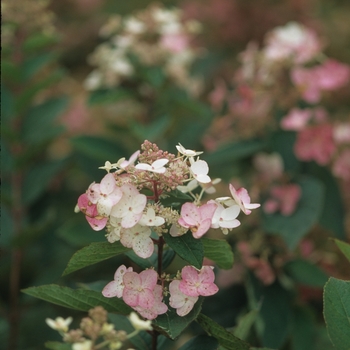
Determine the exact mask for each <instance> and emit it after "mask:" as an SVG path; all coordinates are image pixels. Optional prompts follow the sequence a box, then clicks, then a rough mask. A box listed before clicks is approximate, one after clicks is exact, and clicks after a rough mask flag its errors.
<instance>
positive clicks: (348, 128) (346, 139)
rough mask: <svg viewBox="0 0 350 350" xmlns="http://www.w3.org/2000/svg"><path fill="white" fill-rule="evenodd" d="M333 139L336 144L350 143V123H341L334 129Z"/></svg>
mask: <svg viewBox="0 0 350 350" xmlns="http://www.w3.org/2000/svg"><path fill="white" fill-rule="evenodd" d="M333 138H334V141H335V143H337V144H342V143H350V123H340V124H337V125H335V126H334V128H333Z"/></svg>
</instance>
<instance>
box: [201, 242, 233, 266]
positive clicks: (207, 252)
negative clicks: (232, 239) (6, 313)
mask: <svg viewBox="0 0 350 350" xmlns="http://www.w3.org/2000/svg"><path fill="white" fill-rule="evenodd" d="M202 243H203V248H204V256H205V257H206V258H208V259H210V260H213V261H214V262H215V263H216V265H217V266H218V267H219V268H220V269H224V270H229V269H230V268H231V267H232V265H233V252H232V249H231V246H230V245H229V244H228V243H227V242H226V241H223V240H218V239H209V238H202Z"/></svg>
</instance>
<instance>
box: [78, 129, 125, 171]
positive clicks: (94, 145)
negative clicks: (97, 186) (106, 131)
mask: <svg viewBox="0 0 350 350" xmlns="http://www.w3.org/2000/svg"><path fill="white" fill-rule="evenodd" d="M71 142H72V144H73V146H74V148H75V149H76V150H78V151H80V152H81V153H82V154H84V155H87V156H89V157H91V158H93V159H97V160H99V161H101V162H103V163H101V165H103V164H104V162H105V161H106V160H109V161H110V162H111V163H114V162H116V161H117V160H118V159H120V158H122V157H125V150H124V149H123V148H121V146H120V145H118V144H117V143H116V142H114V141H112V140H108V139H106V138H103V137H98V136H77V137H73V138H72V139H71ZM101 176H102V175H101Z"/></svg>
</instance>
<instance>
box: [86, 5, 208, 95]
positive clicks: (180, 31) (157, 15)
mask: <svg viewBox="0 0 350 350" xmlns="http://www.w3.org/2000/svg"><path fill="white" fill-rule="evenodd" d="M182 17H183V16H182V12H181V10H179V9H165V8H163V7H162V6H160V5H155V4H152V5H150V6H149V7H148V8H147V9H145V10H143V11H139V12H137V13H135V15H130V16H128V17H126V18H123V19H122V18H121V17H119V16H113V17H111V18H110V19H109V21H108V22H107V23H106V24H105V25H104V26H103V27H102V29H101V32H100V34H101V36H102V37H104V38H107V39H108V40H107V41H106V42H104V43H103V44H101V45H99V46H98V47H97V48H96V49H95V51H94V52H93V53H92V54H91V56H90V58H89V62H90V64H91V65H93V66H96V67H97V68H96V69H95V70H94V71H92V73H91V74H90V75H89V76H88V78H87V80H86V83H85V86H86V88H87V89H88V90H96V89H99V88H113V87H116V86H118V85H120V84H121V83H123V82H125V81H132V80H134V79H135V77H136V78H137V71H138V69H137V64H141V65H143V66H146V67H155V66H159V67H161V68H162V70H163V74H164V75H165V76H166V77H168V78H169V79H170V80H172V81H173V82H174V83H175V84H177V85H179V86H181V87H183V88H185V89H188V91H189V92H193V93H195V92H196V91H197V90H198V89H199V88H200V85H201V82H200V80H198V79H195V78H193V77H190V75H189V69H190V66H191V64H192V63H193V61H194V60H195V59H196V58H197V57H198V55H199V51H198V50H197V49H195V48H194V46H193V39H194V35H195V34H197V33H198V32H199V31H200V29H201V26H200V24H199V23H198V22H196V21H194V20H184V19H183V18H182Z"/></svg>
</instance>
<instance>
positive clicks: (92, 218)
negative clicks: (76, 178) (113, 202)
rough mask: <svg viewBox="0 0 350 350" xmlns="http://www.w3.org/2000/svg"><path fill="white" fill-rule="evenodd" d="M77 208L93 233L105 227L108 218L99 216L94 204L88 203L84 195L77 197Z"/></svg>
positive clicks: (86, 196)
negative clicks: (83, 215)
mask: <svg viewBox="0 0 350 350" xmlns="http://www.w3.org/2000/svg"><path fill="white" fill-rule="evenodd" d="M78 207H79V209H80V211H81V212H82V213H84V214H85V218H86V220H87V222H88V223H89V224H90V226H91V228H92V229H93V230H94V231H101V230H102V229H103V228H104V227H105V226H106V224H107V220H108V218H107V217H104V216H101V215H100V214H99V212H98V210H97V206H96V204H93V203H91V202H90V200H89V198H88V195H87V194H86V193H83V194H82V195H81V196H79V198H78Z"/></svg>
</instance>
